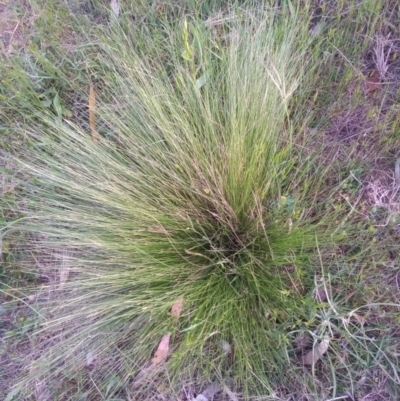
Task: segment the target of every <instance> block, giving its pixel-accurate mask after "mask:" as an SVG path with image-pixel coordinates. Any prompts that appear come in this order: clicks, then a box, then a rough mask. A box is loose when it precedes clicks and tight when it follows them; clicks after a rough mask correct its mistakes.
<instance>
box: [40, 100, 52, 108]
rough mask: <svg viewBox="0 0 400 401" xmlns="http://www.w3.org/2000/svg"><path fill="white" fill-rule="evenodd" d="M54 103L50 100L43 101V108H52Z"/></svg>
mask: <svg viewBox="0 0 400 401" xmlns="http://www.w3.org/2000/svg"><path fill="white" fill-rule="evenodd" d="M51 103H52V101H51V100H50V99H46V100H42V105H43V107H50V106H51Z"/></svg>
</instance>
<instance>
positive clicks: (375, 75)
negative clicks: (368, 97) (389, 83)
mask: <svg viewBox="0 0 400 401" xmlns="http://www.w3.org/2000/svg"><path fill="white" fill-rule="evenodd" d="M380 80H381V79H380V77H379V72H378V71H376V70H374V71H373V72H372V74H370V75H369V77H368V78H367V91H368V92H373V91H375V90H377V89H379V87H380Z"/></svg>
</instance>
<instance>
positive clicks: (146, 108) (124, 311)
mask: <svg viewBox="0 0 400 401" xmlns="http://www.w3.org/2000/svg"><path fill="white" fill-rule="evenodd" d="M226 21H227V23H225V24H224V25H223V29H220V30H219V31H218V30H217V29H215V27H214V26H211V28H210V26H207V24H204V22H202V21H201V20H191V19H184V18H181V19H179V20H177V21H175V22H174V23H170V24H167V23H165V25H164V26H163V28H162V30H160V31H159V32H158V36H154V37H153V38H152V39H153V40H154V43H155V44H154V43H152V44H151V43H149V44H148V46H144V45H143V46H140V45H138V44H137V43H135V37H134V35H132V34H131V33H130V32H129V31H128V30H127V26H128V25H126V24H124V21H123V17H121V22H120V23H117V22H115V21H114V23H113V24H112V26H111V27H109V28H107V29H106V30H105V31H104V32H103V34H104V35H103V36H100V38H99V39H98V42H97V43H96V44H95V45H94V46H92V47H91V48H90V50H88V51H87V52H86V50H84V51H83V54H84V61H85V63H86V64H87V65H86V69H85V71H86V72H85V75H84V76H85V78H84V79H83V81H84V82H86V87H84V88H81V89H78V88H75V91H76V93H78V96H77V97H78V98H80V99H83V101H84V102H86V100H87V102H90V113H87V114H85V112H84V111H82V110H75V113H78V114H79V113H81V114H80V118H77V119H72V118H68V115H67V114H68V113H66V112H65V109H63V105H62V104H61V103H60V100H59V101H58V102H55V101H54V99H53V100H52V101H53V106H52V108H48V109H47V110H45V111H42V112H40V113H37V112H36V113H35V114H32V117H31V119H30V121H29V123H27V124H24V125H23V126H22V127H21V128H22V129H21V135H22V136H23V137H24V138H25V140H26V141H27V143H28V146H27V149H26V151H25V152H24V153H23V154H19V155H18V157H17V158H16V161H17V163H19V165H20V166H21V167H22V168H23V169H24V171H25V174H28V175H29V179H26V180H25V183H24V186H23V188H24V189H23V191H24V195H25V204H24V206H23V209H24V216H23V217H21V218H20V219H19V220H18V221H17V222H16V223H14V224H10V225H9V226H7V227H6V229H5V232H6V234H7V235H11V234H12V233H13V232H15V231H16V230H23V231H24V232H26V233H28V234H27V235H30V236H32V237H33V238H34V241H35V249H36V250H39V251H40V252H41V254H42V255H50V256H51V257H54V254H56V255H57V260H58V261H61V263H59V266H61V267H60V268H59V269H58V270H57V271H55V273H54V270H53V274H56V275H58V284H57V285H53V286H51V288H50V287H49V291H48V292H47V293H46V296H44V295H43V293H42V292H41V293H40V294H39V296H38V300H37V306H35V309H36V310H37V313H38V316H39V318H40V324H39V325H38V327H37V328H36V330H35V334H36V335H37V336H38V337H39V338H40V340H39V341H38V344H37V346H38V347H41V348H42V349H43V353H42V355H41V356H40V357H38V358H37V359H36V360H35V361H33V362H32V364H31V366H30V369H29V372H28V373H27V374H26V375H25V377H23V378H22V379H21V387H20V388H21V391H23V392H24V394H31V393H32V390H31V389H32V388H33V387H34V386H36V389H37V388H38V387H40V386H44V384H43V383H49V382H51V383H52V386H53V387H54V388H52V389H51V391H52V392H53V393H58V394H62V396H63V397H64V398H63V399H73V398H72V397H73V396H72V395H71V394H70V393H69V392H68V383H70V382H71V381H74V380H76V372H78V371H79V372H85V373H84V374H82V376H80V380H82V383H81V388H82V389H86V390H87V392H86V393H85V394H86V396H87V397H88V399H93V400H94V399H97V398H96V397H98V396H101V397H103V398H102V399H107V398H106V397H108V396H109V395H111V394H117V395H118V394H120V395H121V394H130V396H131V397H139V395H140V396H141V397H144V398H149V399H150V398H151V397H152V394H153V393H152V392H153V391H154V392H157V391H161V392H164V393H165V394H169V395H168V396H171V397H173V396H177V395H179V394H180V391H181V389H182V387H183V386H189V387H190V386H191V385H192V384H193V385H195V386H197V387H196V388H197V389H199V388H202V386H204V385H205V383H206V382H208V381H210V380H213V379H214V378H217V379H218V380H220V381H221V382H224V383H225V382H226V383H229V386H231V387H232V389H234V390H235V391H237V392H240V393H242V394H243V395H244V397H250V396H251V395H254V396H255V395H261V394H264V395H266V394H272V393H274V392H275V391H276V389H277V388H279V389H284V390H282V394H280V395H278V396H285V394H286V395H287V394H299V393H298V391H300V392H306V393H315V394H318V393H321V394H326V393H324V391H325V390H324V389H321V388H319V387H318V381H316V380H314V376H313V375H315V374H316V373H315V370H314V368H315V364H316V362H317V361H318V359H319V357H315V360H313V358H311V359H312V360H313V363H311V365H312V369H308V367H307V368H305V367H304V366H303V365H302V363H301V361H302V355H304V354H307V352H308V351H309V350H310V349H312V348H313V347H314V348H317V349H318V345H321V342H322V343H323V342H324V341H325V343H323V344H329V347H328V348H327V349H326V350H325V351H324V354H325V353H326V352H327V351H328V352H327V353H326V354H325V356H324V357H325V358H327V360H329V361H330V366H331V368H332V369H331V370H327V371H322V372H318V374H319V375H320V380H322V381H323V380H325V377H330V379H329V380H331V381H332V382H334V383H335V382H336V376H335V375H336V373H335V369H334V366H335V367H336V366H337V360H338V359H340V356H339V352H338V351H337V350H338V347H339V346H340V345H339V344H338V343H336V342H335V339H336V338H342V337H341V336H343V337H345V338H355V342H354V344H355V345H354V347H353V348H352V347H351V346H350V345H346V346H348V349H349V353H350V354H351V355H350V356H349V358H350V359H351V358H353V359H354V360H356V359H357V358H358V355H359V352H361V351H360V350H361V349H366V348H369V347H370V344H369V343H368V344H366V342H367V340H366V338H368V339H369V337H368V336H365V333H364V334H360V333H359V332H358V327H359V326H360V321H357V319H356V320H354V315H356V316H359V315H357V314H356V313H355V312H352V313H350V314H349V312H351V310H350V309H346V307H345V306H343V308H341V306H340V304H337V303H334V302H333V301H332V293H331V292H330V287H329V285H330V281H329V280H331V279H332V277H333V276H335V275H340V274H341V268H340V267H338V266H339V264H340V263H341V266H342V265H345V264H346V263H347V259H346V258H348V260H349V261H351V260H354V259H356V258H362V257H363V255H364V253H365V252H366V251H367V249H368V247H367V248H364V249H363V250H360V238H358V240H357V241H358V245H357V246H354V244H355V239H356V238H357V234H359V228H357V227H356V226H355V225H352V226H351V225H349V224H348V219H349V216H350V215H351V214H352V212H353V209H352V208H351V205H350V207H348V206H347V205H346V206H343V207H340V208H339V207H334V206H333V205H332V202H333V200H334V199H337V197H339V195H338V194H339V191H341V190H342V188H341V187H340V185H336V181H335V180H334V179H332V176H331V174H332V171H333V170H332V169H331V167H330V166H329V165H328V166H327V165H324V164H323V163H322V162H321V157H320V154H319V153H318V147H317V146H315V143H313V141H314V139H315V138H314V137H313V135H312V134H311V131H310V130H309V129H308V126H309V124H310V122H311V121H313V122H314V128H313V131H312V132H314V133H315V132H316V131H318V124H317V125H316V126H315V115H314V114H313V113H314V112H315V110H314V108H312V107H310V99H312V96H313V94H314V91H313V89H314V88H313V76H314V75H315V74H316V73H317V72H318V71H319V65H320V63H322V62H323V61H324V60H323V58H321V53H319V52H318V51H319V50H318V49H319V46H321V43H322V42H320V37H318V36H317V37H314V36H313V35H312V34H311V33H310V30H309V24H308V22H307V21H308V17H307V16H306V15H305V13H301V12H298V11H296V10H295V9H294V8H293V7H289V6H288V7H283V8H280V9H278V8H266V9H263V10H260V9H259V10H257V11H255V10H254V9H250V8H242V9H238V10H236V11H235V12H234V13H232V15H230V16H229V18H226ZM152 46H153V47H152ZM156 47H157V49H158V50H159V51H153V50H154V49H155V48H156ZM93 48H94V50H93ZM54 68H55V67H54ZM63 79H65V81H67V79H68V77H64V78H63ZM81 79H82V78H81ZM27 85H28V83H27ZM71 85H75V87H77V86H79V85H77V84H76V83H72V84H71ZM46 96H47V95H46ZM39 99H40V102H41V103H42V104H43V101H44V100H46V99H44V100H43V94H42V97H41V98H40V97H39ZM25 107H26V108H27V109H31V110H34V109H35V105H32V104H25ZM14 111H15V110H14ZM55 114H57V115H55ZM89 114H90V115H89ZM332 183H333V184H332ZM367 240H368V239H367V238H366V240H365V241H366V242H367ZM361 241H362V240H361ZM344 250H346V251H348V253H347V254H345V251H344ZM339 252H342V254H341V256H340V258H338V257H337V254H338V253H339ZM347 255H349V256H347ZM42 257H43V256H42ZM338 259H340V263H339V262H338ZM321 277H322V281H321V282H319V281H318V280H317V279H318V278H321ZM321 283H322V284H321ZM327 283H328V284H327ZM318 286H320V289H323V291H322V293H323V295H319V296H316V292H318V288H316V287H318ZM182 298H183V310H182V312H181V313H180V316H179V318H178V319H177V318H174V317H173V316H171V307H172V306H173V305H174V303H176V301H177V300H178V299H182ZM346 319H347V320H346ZM166 333H171V337H170V343H169V352H168V357H167V358H166V359H165V360H163V361H162V363H160V364H157V366H152V365H151V360H152V357H153V356H154V352H155V350H156V349H157V346H158V344H159V342H160V340H161V338H162V337H163V336H164V335H165V334H166ZM357 336H358V337H357ZM307 339H308V342H307ZM302 341H303V345H301V344H300V343H301V342H302ZM304 341H305V342H306V343H305V344H304ZM329 341H330V342H329ZM373 346H375V345H373ZM375 348H376V352H379V351H381V346H380V345H378V346H375ZM319 349H321V348H319ZM371 355H375V354H374V351H372V353H371ZM321 357H322V355H321ZM309 358H310V357H308V359H309ZM372 360H375V359H374V356H372ZM303 361H304V358H303ZM379 363H380V364H382V365H385V366H388V368H387V369H388V371H390V372H389V373H388V375H390V376H394V380H396V373H395V371H396V369H395V366H394V364H393V363H392V360H391V358H390V356H387V357H386V356H385V358H384V361H381V360H380V361H379ZM308 364H310V363H308ZM153 365H154V364H153ZM346 374H347V368H346V367H343V371H339V373H338V375H339V376H340V375H346ZM332 378H333V379H332ZM339 381H340V380H339ZM56 383H58V384H56ZM66 383H67V384H66ZM99 383H102V384H99ZM166 383H168V384H166ZM160 388H161V390H160ZM299 389H300V390H299ZM43 391H45V390H43ZM46 391H47V390H46ZM197 391H198V390H197ZM335 391H336V389H335V390H334V393H335ZM171 394H172V395H171ZM271 397H272V396H271ZM132 399H134V398H132ZM135 399H138V398H135Z"/></svg>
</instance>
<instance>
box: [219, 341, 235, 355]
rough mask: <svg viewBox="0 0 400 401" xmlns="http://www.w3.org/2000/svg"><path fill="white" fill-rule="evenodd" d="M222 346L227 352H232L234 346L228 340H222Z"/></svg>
mask: <svg viewBox="0 0 400 401" xmlns="http://www.w3.org/2000/svg"><path fill="white" fill-rule="evenodd" d="M221 347H222V349H223V350H224V351H225V353H226V354H230V353H231V352H232V347H231V345H230V344H229V343H228V342H227V341H221Z"/></svg>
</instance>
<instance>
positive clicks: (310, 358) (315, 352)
mask: <svg viewBox="0 0 400 401" xmlns="http://www.w3.org/2000/svg"><path fill="white" fill-rule="evenodd" d="M329 342H330V339H329V337H325V338H324V339H323V340H322V341H321V342H320V343H319V344H318V346H317V347H315V348H313V349H312V350H311V351H310V352H308V353H307V354H305V355H303V356H302V358H301V361H302V363H303V365H314V364H315V363H316V362H317V361H318V359H320V358H321V357H322V355H324V354H325V352H326V351H328V348H329Z"/></svg>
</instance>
